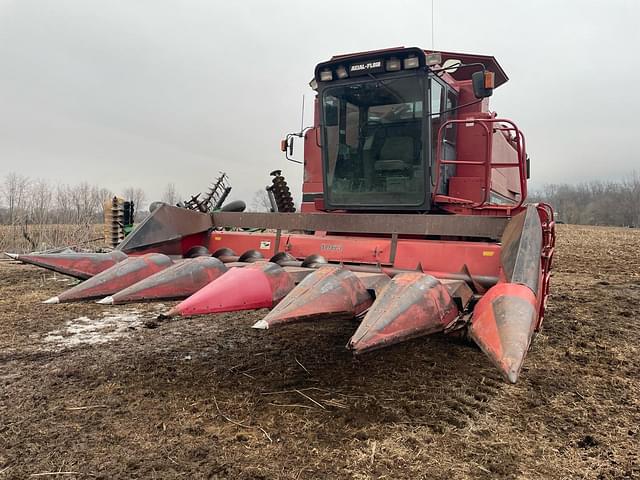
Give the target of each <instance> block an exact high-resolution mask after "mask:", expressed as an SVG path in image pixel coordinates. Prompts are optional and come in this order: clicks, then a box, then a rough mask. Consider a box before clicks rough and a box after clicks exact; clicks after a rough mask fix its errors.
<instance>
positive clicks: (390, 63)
mask: <svg viewBox="0 0 640 480" xmlns="http://www.w3.org/2000/svg"><path fill="white" fill-rule="evenodd" d="M386 69H387V72H397V71H398V70H400V60H398V59H397V58H390V59H389V60H387V63H386Z"/></svg>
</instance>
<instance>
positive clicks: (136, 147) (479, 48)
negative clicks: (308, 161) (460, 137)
mask: <svg viewBox="0 0 640 480" xmlns="http://www.w3.org/2000/svg"><path fill="white" fill-rule="evenodd" d="M434 10H435V18H434V20H435V35H434V37H435V48H436V49H441V50H447V51H461V52H472V53H482V54H489V55H494V56H495V57H496V58H497V59H498V61H499V62H500V64H501V65H502V67H503V69H504V70H505V71H506V72H507V75H508V76H509V78H510V80H509V82H508V83H507V84H505V85H504V86H502V87H500V88H499V89H497V90H496V92H495V93H494V96H493V97H492V108H493V109H494V110H496V111H497V112H498V113H499V114H500V115H501V116H505V117H508V118H512V119H513V120H515V121H516V122H517V123H518V124H519V125H520V127H521V128H522V129H523V130H524V132H525V134H526V136H527V146H528V151H529V154H530V156H531V158H532V175H533V177H534V178H532V180H534V186H535V185H538V186H539V185H541V184H543V183H545V182H578V181H583V180H589V179H595V178H606V179H619V178H622V177H624V176H625V175H626V174H628V173H630V172H631V171H632V170H634V169H636V170H639V171H640V153H638V151H639V148H638V146H637V141H638V137H640V120H639V118H640V92H639V87H638V82H639V81H640V63H639V62H638V60H637V59H638V48H639V47H640V27H639V26H638V21H639V20H640V1H637V0H609V1H604V0H603V1H584V0H583V1H579V0H574V1H560V0H556V1H535V0H529V1H526V2H523V1H515V0H513V1H507V0H502V1H498V0H484V1H482V2H479V1H477V0H457V1H455V2H446V1H444V0H435V5H434ZM400 45H405V46H420V47H423V48H431V46H432V45H431V3H430V1H429V0H422V1H395V2H391V1H388V0H386V1H385V0H383V1H378V0H376V1H373V0H367V1H348V2H347V1H345V0H340V1H334V0H324V1H323V2H320V3H318V2H302V1H293V0H292V1H281V2H275V1H257V0H256V1H214V0H208V1H187V0H181V1H162V0H148V1H142V0H121V1H116V0H103V1H97V0H49V1H45V0H42V1H35V0H15V1H11V0H0V176H4V175H5V174H7V173H8V172H12V171H15V172H18V173H21V174H24V175H28V176H31V177H40V178H46V179H50V180H52V181H54V182H68V183H77V182H80V181H83V180H86V181H89V182H91V183H94V184H98V185H101V186H105V187H108V188H110V189H112V190H114V191H115V192H121V191H122V190H123V189H124V188H126V187H127V186H140V187H142V188H144V189H145V190H146V191H147V192H148V198H149V200H153V199H156V198H158V197H159V196H160V195H161V193H162V191H163V189H164V186H165V185H166V184H167V182H174V183H175V184H176V186H177V189H178V191H179V192H180V194H181V195H182V196H186V195H187V194H189V193H195V192H198V191H201V190H203V189H204V188H205V187H206V184H207V182H208V181H210V180H213V179H214V178H215V176H216V175H217V173H218V171H220V170H225V171H227V172H228V174H229V176H230V178H231V183H232V185H233V187H234V192H233V197H234V198H244V199H246V200H247V201H251V197H252V196H253V193H254V192H255V191H256V190H257V189H259V188H262V187H264V185H265V184H266V183H267V182H268V173H269V172H270V171H271V170H273V169H275V168H282V169H283V170H284V172H285V174H286V175H287V177H288V178H289V180H290V183H291V184H292V185H293V186H294V192H295V193H296V197H297V198H296V200H299V194H298V191H299V184H300V182H301V179H302V172H301V167H300V166H298V165H294V164H291V163H288V162H286V161H285V160H284V158H283V157H282V154H281V153H280V151H279V140H280V138H281V137H282V136H283V135H284V134H285V133H287V132H290V131H294V130H297V129H299V126H300V106H301V101H302V95H303V94H304V95H305V98H306V100H307V105H308V106H309V105H311V104H312V99H313V92H312V91H311V89H310V88H309V87H308V85H307V84H308V82H309V80H310V79H311V77H312V75H313V69H314V66H315V65H316V64H317V63H319V62H320V61H323V60H326V59H328V58H329V57H330V56H331V55H333V54H337V53H346V52H354V51H362V50H370V49H376V48H385V47H392V46H400ZM307 113H308V115H306V121H305V123H307V124H308V123H309V122H310V120H311V118H312V116H311V111H310V109H308V110H307ZM299 153H301V152H299Z"/></svg>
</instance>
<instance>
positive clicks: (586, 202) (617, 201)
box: [528, 172, 640, 228]
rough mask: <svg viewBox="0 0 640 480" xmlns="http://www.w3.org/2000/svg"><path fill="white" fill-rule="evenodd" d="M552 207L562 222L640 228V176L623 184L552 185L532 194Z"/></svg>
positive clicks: (621, 181)
mask: <svg viewBox="0 0 640 480" xmlns="http://www.w3.org/2000/svg"><path fill="white" fill-rule="evenodd" d="M528 201H530V202H546V203H548V204H550V205H551V206H552V207H553V208H554V211H555V212H556V214H557V216H556V219H557V220H558V221H561V222H564V223H573V224H581V225H611V226H618V227H636V228H638V227H640V174H638V173H637V172H633V173H631V174H630V175H629V176H628V177H627V178H624V179H622V180H619V181H591V182H584V183H579V184H577V185H571V184H567V183H561V184H556V183H554V184H548V185H545V186H544V187H543V188H541V189H539V190H537V191H534V192H531V193H530V194H529V199H528Z"/></svg>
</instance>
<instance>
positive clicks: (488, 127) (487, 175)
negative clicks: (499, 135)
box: [433, 118, 527, 210]
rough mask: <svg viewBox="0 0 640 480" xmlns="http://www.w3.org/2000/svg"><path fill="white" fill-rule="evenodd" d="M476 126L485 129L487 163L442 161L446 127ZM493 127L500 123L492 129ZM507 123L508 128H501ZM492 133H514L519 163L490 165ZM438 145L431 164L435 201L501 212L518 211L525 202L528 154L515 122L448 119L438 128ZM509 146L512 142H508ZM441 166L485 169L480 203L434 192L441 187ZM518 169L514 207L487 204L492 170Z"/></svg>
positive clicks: (495, 163) (484, 119) (489, 197)
mask: <svg viewBox="0 0 640 480" xmlns="http://www.w3.org/2000/svg"><path fill="white" fill-rule="evenodd" d="M458 123H464V124H469V123H472V124H476V125H481V126H482V128H484V130H485V133H486V138H487V142H486V148H485V158H486V159H487V160H485V161H480V160H445V159H443V158H442V144H443V135H444V131H445V129H446V128H447V126H449V125H452V124H458ZM494 124H499V125H498V126H495V125H494ZM504 124H507V125H504ZM494 131H501V132H514V133H515V136H514V138H513V141H514V143H515V145H514V146H515V149H516V153H517V157H518V161H517V162H516V163H507V162H493V161H492V160H491V157H492V154H493V133H494ZM437 141H438V144H437V147H436V161H435V165H434V167H435V168H434V170H435V188H436V190H435V191H434V193H433V197H434V201H435V197H436V196H437V197H438V198H440V199H445V200H450V201H452V202H453V203H464V204H468V206H469V207H470V208H483V207H485V206H487V205H490V206H491V208H494V209H500V210H512V209H514V208H519V207H520V206H522V204H523V203H524V200H525V198H526V197H527V166H526V164H527V154H526V146H525V139H524V134H523V133H522V132H521V131H520V129H518V127H517V126H516V124H515V123H513V122H512V121H511V120H507V119H504V118H468V119H456V120H453V119H452V120H447V121H445V122H444V123H443V124H442V125H441V126H440V128H439V129H438V140H437ZM509 143H510V144H511V141H509ZM441 165H476V166H484V167H485V171H484V187H485V188H484V198H483V199H482V200H481V201H480V202H473V201H472V200H468V199H462V198H455V197H450V196H448V195H443V194H439V193H437V189H438V187H439V186H440V177H441V173H440V167H441ZM516 167H517V168H518V169H519V174H520V175H519V177H520V201H519V202H518V203H517V204H514V205H495V204H491V203H490V199H491V173H492V171H493V169H499V168H516Z"/></svg>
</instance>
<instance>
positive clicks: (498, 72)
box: [315, 47, 509, 87]
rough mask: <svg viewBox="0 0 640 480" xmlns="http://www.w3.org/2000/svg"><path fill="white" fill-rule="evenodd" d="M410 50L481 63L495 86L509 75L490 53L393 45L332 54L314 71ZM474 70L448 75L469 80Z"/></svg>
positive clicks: (500, 83) (462, 70) (446, 58)
mask: <svg viewBox="0 0 640 480" xmlns="http://www.w3.org/2000/svg"><path fill="white" fill-rule="evenodd" d="M412 52H420V53H422V55H425V56H426V55H427V54H431V53H439V54H440V55H441V56H442V62H443V63H444V62H446V61H447V60H460V61H461V62H462V63H467V64H468V63H481V64H482V65H484V67H485V68H486V69H487V70H490V71H492V72H494V73H495V86H496V87H499V86H500V85H503V84H504V83H506V82H507V81H508V80H509V77H508V76H507V74H506V73H505V71H504V70H503V69H502V67H501V66H500V64H499V63H498V61H497V60H496V59H495V57H493V56H491V55H479V54H475V53H461V52H443V51H437V50H424V49H421V48H417V47H394V48H385V49H381V50H369V51H364V52H357V53H347V54H340V55H334V56H333V57H331V59H330V60H328V61H326V62H322V63H319V64H318V65H317V66H316V69H315V71H316V74H317V72H318V71H319V70H320V69H321V68H323V67H326V66H328V65H330V64H335V63H336V62H340V61H345V60H350V59H356V58H357V59H358V60H361V59H362V60H364V59H368V58H373V57H379V56H381V55H382V56H385V57H386V56H391V55H393V54H407V53H412ZM476 70H477V68H474V67H473V66H470V67H462V68H459V69H458V70H456V71H455V72H453V73H449V75H451V77H453V78H454V80H457V81H462V80H469V79H471V74H472V73H473V72H474V71H476Z"/></svg>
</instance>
